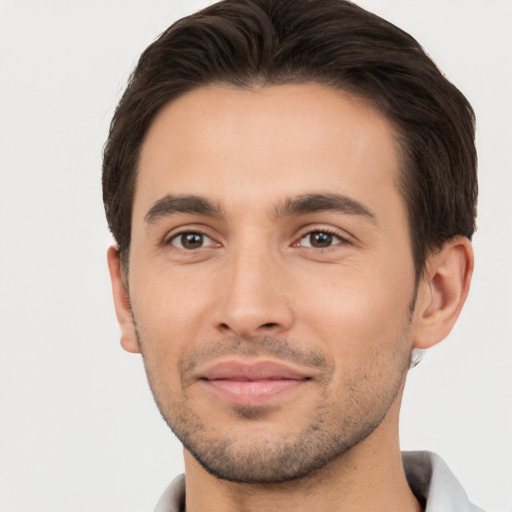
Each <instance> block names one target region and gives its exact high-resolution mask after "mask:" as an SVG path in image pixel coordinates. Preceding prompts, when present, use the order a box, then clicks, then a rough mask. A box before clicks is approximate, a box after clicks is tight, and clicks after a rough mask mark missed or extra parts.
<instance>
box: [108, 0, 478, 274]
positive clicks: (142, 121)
mask: <svg viewBox="0 0 512 512" xmlns="http://www.w3.org/2000/svg"><path fill="white" fill-rule="evenodd" d="M213 83H227V84H232V85H236V86H239V87H244V88H251V87H254V86H265V85H279V84H294V83H297V84H299V83H320V84H324V85H327V86H330V87H333V88H335V89H340V90H343V91H346V92H348V93H350V94H354V95H356V96H359V97H363V98H365V99H367V100H369V101H370V102H371V103H372V104H373V105H374V106H375V107H376V108H378V109H379V110H380V111H381V112H382V113H383V114H384V115H385V116H386V117H387V118H388V119H389V120H390V121H391V122H392V123H393V124H394V126H395V128H396V129H397V132H398V133H399V143H400V148H401V153H402V154H401V157H402V165H401V169H400V172H399V176H398V186H399V188H400V191H401V193H402V195H403V197H404V200H405V202H406V204H407V208H408V214H409V224H410V232H411V246H412V254H413V258H414V263H415V269H416V277H417V278H418V277H419V275H420V274H421V272H422V270H423V268H424V265H425V261H426V258H427V256H428V254H429V253H430V252H431V251H432V250H435V249H436V248H439V247H441V246H442V244H443V243H444V242H445V241H447V240H449V239H450V238H452V237H454V236H456V235H464V236H467V237H469V238H470V237H471V236H472V234H473V232H474V229H475V217H476V199H477V177H476V161H477V159H476V150H475V143H474V132H475V118H474V112H473V110H472V108H471V105H470V104H469V102H468V101H467V100H466V98H465V97H464V96H463V94H462V93H461V92H460V91H459V90H458V89H457V88H456V87H455V86H454V85H452V84H451V83H450V82H449V81H448V80H447V79H446V78H445V77H444V76H443V74H442V73H441V72H440V71H439V70H438V68H437V67H436V65H435V64H434V63H433V62H432V60H431V59H430V58H429V57H428V56H427V55H426V53H425V52H424V51H423V49H422V48H421V46H420V45H419V44H418V42H417V41H416V40H415V39H414V38H413V37H411V36H410V35H409V34H407V33H406V32H404V31H403V30H401V29H399V28H397V27H396V26H394V25H392V24H391V23H389V22H387V21H386V20H383V19H382V18H380V17H378V16H376V15H374V14H372V13H370V12H368V11H365V10H364V9H362V8H360V7H358V6H356V5H355V4H353V3H351V2H348V1H345V0H223V1H221V2H218V3H216V4H214V5H211V6H210V7H207V8H206V9H204V10H202V11H199V12H198V13H196V14H193V15H191V16H188V17H186V18H183V19H181V20H179V21H177V22H176V23H174V24H173V25H172V26H171V27H169V28H168V29H167V30H166V31H165V32H164V33H163V34H162V35H161V36H160V37H159V38H158V39H157V40H156V41H155V42H154V43H153V44H151V45H150V46H149V47H148V48H147V49H146V50H145V51H144V52H143V54H142V55H141V57H140V60H139V62H138V64H137V66H136V68H135V70H134V71H133V74H132V76H131V78H130V80H129V83H128V86H127V88H126V91H125V92H124V95H123V97H122V98H121V101H120V102H119V105H118V107H117V110H116V112H115V114H114V117H113V119H112V123H111V127H110V132H109V136H108V140H107V143H106V145H105V151H104V160H103V200H104V204H105V211H106V215H107V220H108V224H109V227H110V230H111V232H112V234H113V235H114V238H115V239H116V241H117V243H118V247H119V250H120V254H121V261H122V262H123V264H126V263H127V261H128V252H129V246H130V233H131V215H132V206H133V198H134V191H135V183H136V174H137V162H138V157H139V153H140V149H141V145H142V143H143V140H144V137H145V134H146V133H147V131H148V128H149V126H150V124H151V122H152V120H153V119H154V117H155V115H156V114H157V113H158V112H159V111H160V109H161V108H162V107H163V106H164V105H166V104H167V103H168V102H169V101H172V100H174V99H176V98H177V97H179V96H180V95H182V94H184V93H185V92H188V91H191V90H193V89H196V88H198V87H201V86H206V85H209V84H213Z"/></svg>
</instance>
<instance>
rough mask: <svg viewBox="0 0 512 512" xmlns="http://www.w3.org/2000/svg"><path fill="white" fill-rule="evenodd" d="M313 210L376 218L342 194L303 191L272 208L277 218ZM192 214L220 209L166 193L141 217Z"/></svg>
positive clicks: (198, 198)
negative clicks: (304, 192)
mask: <svg viewBox="0 0 512 512" xmlns="http://www.w3.org/2000/svg"><path fill="white" fill-rule="evenodd" d="M315 212H338V213H344V214H348V215H359V216H363V217H366V218H368V219H369V220H371V221H372V222H373V223H376V220H377V217H376V215H375V213H373V212H372V211H371V210H370V209H369V208H367V207H366V206H364V205H363V204H362V203H360V202H359V201H356V200H355V199H352V198H350V197H348V196H345V195H343V194H328V193H325V194H322V193H317V194H305V195H301V196H298V197H295V198H291V199H287V200H285V201H284V202H283V203H282V204H280V205H279V206H278V207H277V208H276V209H275V211H274V216H275V217H276V218H282V217H294V216H299V215H307V214H310V213H315ZM182 213H191V214H194V215H206V216H209V217H222V210H221V209H220V207H219V206H217V205H216V204H215V203H212V202H211V201H209V200H208V199H206V198H204V197H201V196H196V195H179V196H176V195H172V194H167V195H165V196H164V197H162V198H160V199H158V200H157V201H156V202H155V203H154V204H153V206H152V207H151V208H150V209H149V210H148V212H147V213H146V215H145V217H144V221H145V222H146V223H147V224H153V223H155V222H156V221H158V220H159V219H161V218H164V217H169V216H171V215H176V214H182Z"/></svg>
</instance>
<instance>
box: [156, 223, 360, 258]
mask: <svg viewBox="0 0 512 512" xmlns="http://www.w3.org/2000/svg"><path fill="white" fill-rule="evenodd" d="M315 233H323V234H326V235H329V236H332V237H336V238H337V239H338V240H339V242H336V243H333V244H331V245H329V246H327V247H312V246H311V245H310V246H304V245H301V242H302V240H304V239H305V238H306V237H308V236H311V235H313V234H315ZM186 235H199V236H201V237H203V239H202V242H203V243H204V239H205V238H206V239H209V240H211V242H212V243H211V244H210V245H208V246H201V247H197V248H189V249H187V248H185V247H183V239H182V242H181V245H182V247H178V246H175V245H174V244H173V241H175V240H177V239H179V238H180V237H184V236H186ZM350 243H351V242H350V241H349V240H347V238H346V237H344V236H341V235H340V233H339V232H338V231H336V230H335V229H331V228H325V227H316V228H313V229H312V228H309V229H308V230H307V231H304V232H303V233H302V234H301V235H300V236H299V237H298V239H296V241H295V242H293V243H292V244H291V246H292V247H303V248H305V249H314V250H316V251H325V250H329V249H332V248H333V247H335V246H337V245H345V244H350ZM163 245H164V246H172V247H174V248H175V249H178V250H181V251H185V252H188V253H192V252H195V251H198V250H201V249H206V248H212V247H213V248H216V246H217V247H220V246H221V244H220V243H219V242H216V241H215V239H213V238H212V237H211V236H209V235H207V234H206V233H204V232H203V231H200V230H194V229H190V230H185V231H180V232H178V233H174V234H173V235H172V236H170V237H167V238H166V239H165V240H164V242H163Z"/></svg>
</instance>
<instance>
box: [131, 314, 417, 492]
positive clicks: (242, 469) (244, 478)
mask: <svg viewBox="0 0 512 512" xmlns="http://www.w3.org/2000/svg"><path fill="white" fill-rule="evenodd" d="M409 326H410V322H407V326H406V327H405V328H404V329H403V330H402V332H401V333H400V336H401V337H402V338H403V339H402V340H401V343H400V344H399V345H400V346H399V347H398V348H397V351H396V354H394V355H393V357H394V359H395V362H396V364H395V365H394V367H393V373H392V374H391V373H390V372H388V373H387V374H386V378H385V379H384V381H383V380H382V376H381V379H380V380H379V379H377V380H378V381H379V383H381V384H382V383H383V384H384V386H383V387H382V388H381V389H372V382H371V379H368V375H372V372H373V374H375V369H374V368H375V366H374V365H378V364H379V357H378V355H376V356H375V357H371V358H369V361H368V367H367V368H366V369H365V370H366V371H365V370H363V371H362V374H360V375H358V376H357V377H356V378H354V379H349V380H347V381H345V383H344V388H343V390H342V394H344V395H345V397H344V399H343V400H341V401H338V402H336V403H333V400H332V394H331V400H330V401H329V397H328V396H327V387H328V385H329V383H330V382H331V378H332V374H333V368H332V367H331V364H330V363H329V362H327V361H326V359H325V357H324V356H323V354H321V353H317V352H308V353H304V352H301V351H299V350H298V349H297V347H295V346H294V345H293V344H291V343H289V342H288V341H286V340H284V339H280V338H272V337H265V338H262V339H260V340H258V341H257V342H255V341H254V340H243V339H227V340H225V341H224V342H223V343H221V344H218V345H215V347H214V348H210V347H209V348H207V349H206V350H203V351H201V353H195V354H193V355H192V356H191V357H189V358H188V359H187V360H185V361H182V362H181V364H180V373H181V377H182V378H181V382H182V389H181V394H180V396H178V397H176V396H171V394H170V393H169V390H166V389H165V388H164V386H163V385H162V383H161V382H160V381H159V378H158V376H157V372H156V371H155V370H154V362H153V361H152V360H151V358H150V357H147V355H146V351H145V350H144V346H145V340H144V338H143V336H141V334H140V332H139V331H138V336H139V343H140V346H141V352H142V356H143V360H144V365H145V368H146V374H147V377H148V381H149V384H150V387H151V390H152V392H153V396H154V398H155V402H156V404H157V406H158V409H159V410H160V413H161V415H162V417H163V418H164V420H165V421H166V423H167V424H168V426H169V427H170V428H171V430H172V431H173V432H174V434H175V435H176V437H177V438H178V439H179V440H180V441H181V443H182V444H183V446H184V447H185V448H186V449H187V450H188V451H189V452H190V453H191V454H192V455H193V456H194V457H195V459H196V460H197V461H198V462H199V463H200V464H201V466H202V467H203V468H204V469H205V470H206V471H208V472H209V473H210V474H212V475H214V476H215V477H217V478H219V479H222V480H228V481H231V482H239V483H251V484H272V483H274V484H275V483H282V482H286V481H291V480H295V479H299V478H303V477H306V476H308V475H310V474H311V473H312V472H314V471H315V470H318V469H320V468H322V467H324V466H326V465H327V464H329V463H330V462H332V461H334V460H335V459H338V458H339V457H341V456H343V455H344V454H345V453H347V452H348V451H349V450H351V449H352V448H353V447H355V446H356V445H358V444H359V443H361V442H362V441H363V440H365V439H366V438H367V437H368V436H369V435H370V434H371V433H372V432H373V431H374V430H375V429H376V428H377V427H378V426H379V425H380V423H381V422H382V420H383V419H384V417H385V416H386V414H387V412H388V410H389V408H390V407H391V405H392V404H393V402H394V401H395V399H397V396H398V394H399V392H400V390H401V387H402V385H403V380H404V377H405V374H406V372H407V369H408V367H409V364H410V350H409V348H408V345H407V343H405V340H406V335H407V333H408V332H409ZM397 345H398V344H397ZM224 354H225V355H234V354H236V355H266V356H273V357H276V358H279V359H282V360H285V361H286V360H288V361H292V362H297V363H300V364H306V365H307V364H314V365H316V366H317V367H322V366H323V368H324V370H325V375H326V378H325V381H324V382H323V383H321V386H322V389H323V393H322V395H323V398H324V400H323V401H322V400H321V401H320V403H318V404H317V406H316V408H315V410H313V411H311V420H310V421H309V422H307V423H306V424H305V426H304V427H303V428H302V429H301V430H300V431H297V432H293V433H292V434H289V435H288V436H286V433H284V434H281V435H276V436H274V437H272V436H270V437H267V436H261V438H258V439H252V440H250V442H248V443H246V442H245V441H247V440H245V439H241V438H240V436H237V435H236V434H228V433H220V434H219V433H212V432H211V428H210V427H211V424H214V423H215V418H201V417H200V416H199V415H198V414H197V412H196V411H195V410H194V408H193V403H191V401H190V399H189V397H188V395H187V388H186V386H185V385H184V382H185V380H186V377H185V376H186V373H187V371H188V369H190V368H187V366H188V367H190V365H191V364H195V363H194V361H195V360H197V359H200V360H208V359H210V360H212V359H213V358H214V357H216V356H219V355H224ZM378 371H379V370H377V372H378ZM232 412H233V414H235V415H236V416H237V418H238V419H239V421H240V422H242V423H243V422H258V421H259V420H262V419H265V418H266V417H269V416H270V415H272V413H273V412H274V411H273V408H272V407H265V406H260V407H235V408H233V410H232ZM242 431H243V429H242Z"/></svg>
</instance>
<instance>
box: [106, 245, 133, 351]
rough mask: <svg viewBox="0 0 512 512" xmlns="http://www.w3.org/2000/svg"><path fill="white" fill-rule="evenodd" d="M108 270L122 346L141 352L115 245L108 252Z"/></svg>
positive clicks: (127, 349)
mask: <svg viewBox="0 0 512 512" xmlns="http://www.w3.org/2000/svg"><path fill="white" fill-rule="evenodd" d="M107 261H108V269H109V271H110V280H111V282H112V294H113V298H114V307H115V310H116V316H117V321H118V323H119V327H120V328H121V346H122V347H123V348H124V349H125V350H126V351H127V352H132V353H138V352H140V346H139V342H138V339H137V331H136V329H135V322H134V320H133V315H132V308H131V304H130V297H129V294H128V290H127V288H126V285H125V283H124V282H123V279H122V275H121V262H120V260H119V251H118V250H117V247H115V246H114V245H112V246H110V247H109V248H108V251H107Z"/></svg>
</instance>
